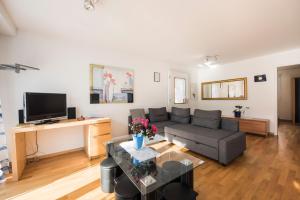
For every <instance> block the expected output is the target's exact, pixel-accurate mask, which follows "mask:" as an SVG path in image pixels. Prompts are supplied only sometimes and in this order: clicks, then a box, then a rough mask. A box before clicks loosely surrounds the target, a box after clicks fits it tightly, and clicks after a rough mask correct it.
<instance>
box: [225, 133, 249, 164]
mask: <svg viewBox="0 0 300 200" xmlns="http://www.w3.org/2000/svg"><path fill="white" fill-rule="evenodd" d="M245 150H246V134H245V133H242V132H237V133H235V134H233V135H231V136H229V137H227V138H224V139H223V140H221V141H219V162H220V163H222V164H224V165H227V164H228V163H230V162H231V161H232V160H233V159H235V158H237V157H238V156H240V155H241V154H243V152H244V151H245Z"/></svg>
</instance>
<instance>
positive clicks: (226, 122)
mask: <svg viewBox="0 0 300 200" xmlns="http://www.w3.org/2000/svg"><path fill="white" fill-rule="evenodd" d="M221 128H222V129H223V130H226V131H233V132H238V131H239V120H237V119H230V118H222V121H221Z"/></svg>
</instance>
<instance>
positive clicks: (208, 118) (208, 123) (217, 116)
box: [192, 109, 222, 129]
mask: <svg viewBox="0 0 300 200" xmlns="http://www.w3.org/2000/svg"><path fill="white" fill-rule="evenodd" d="M221 115H222V112H221V111H220V110H211V111H208V110H200V109H196V110H195V111H194V116H193V120H192V125H195V126H201V127H206V128H212V129H218V128H220V123H221Z"/></svg>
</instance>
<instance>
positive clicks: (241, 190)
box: [0, 123, 300, 200]
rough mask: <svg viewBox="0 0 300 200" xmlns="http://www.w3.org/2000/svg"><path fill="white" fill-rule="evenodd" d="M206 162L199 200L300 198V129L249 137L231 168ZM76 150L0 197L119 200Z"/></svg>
mask: <svg viewBox="0 0 300 200" xmlns="http://www.w3.org/2000/svg"><path fill="white" fill-rule="evenodd" d="M188 153H189V154H191V155H194V156H197V157H199V158H201V159H203V160H205V161H206V163H205V164H204V165H202V166H200V167H199V168H197V169H196V170H195V173H194V180H195V182H194V183H195V184H194V185H195V190H196V191H197V192H198V193H199V196H198V199H201V200H203V199H205V200H210V199H213V200H219V199H220V200H221V199H222V200H223V199H229V200H231V199H232V200H239V199H243V200H247V199H249V200H250V199H251V200H253V199H262V200H264V199H268V200H269V199H274V200H277V199H278V200H279V199H282V200H286V199H293V200H294V199H300V127H296V126H292V125H290V124H287V123H285V124H281V125H280V127H279V137H276V136H270V137H267V138H263V137H258V136H254V135H248V136H247V151H246V152H245V153H244V155H243V156H242V157H240V158H238V159H237V160H235V161H234V162H233V163H231V164H230V165H229V166H227V167H224V166H222V165H220V164H218V163H217V162H215V161H212V160H210V159H207V158H205V157H203V156H200V155H198V154H195V153H193V152H189V151H188ZM101 159H102V158H100V159H96V160H92V161H90V160H88V159H87V157H86V156H85V154H84V152H82V151H80V152H73V153H71V154H68V155H61V156H57V157H53V158H47V159H43V160H40V161H38V162H37V163H32V164H30V165H29V166H28V167H27V168H26V170H25V173H24V176H23V177H24V178H23V179H22V180H21V181H20V182H11V181H10V180H9V181H8V182H6V183H5V184H2V185H0V199H7V198H10V199H14V200H19V199H22V200H24V199H43V200H44V199H45V200H47V199H59V200H69V199H80V200H94V199H95V200H113V199H114V195H113V194H105V193H103V192H102V191H101V185H100V181H99V179H100V169H99V163H100V161H101Z"/></svg>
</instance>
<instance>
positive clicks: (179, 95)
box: [174, 77, 186, 104]
mask: <svg viewBox="0 0 300 200" xmlns="http://www.w3.org/2000/svg"><path fill="white" fill-rule="evenodd" d="M174 87H175V88H174V93H175V98H174V99H175V101H174V103H175V104H184V103H185V102H186V80H185V79H184V78H177V77H174Z"/></svg>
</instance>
